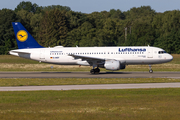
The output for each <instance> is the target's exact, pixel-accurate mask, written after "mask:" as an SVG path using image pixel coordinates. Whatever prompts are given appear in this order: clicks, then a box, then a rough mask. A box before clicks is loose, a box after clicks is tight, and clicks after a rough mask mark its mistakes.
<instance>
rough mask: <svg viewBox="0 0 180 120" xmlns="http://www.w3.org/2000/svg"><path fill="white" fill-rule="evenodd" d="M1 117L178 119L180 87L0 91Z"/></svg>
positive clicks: (37, 119) (24, 119)
mask: <svg viewBox="0 0 180 120" xmlns="http://www.w3.org/2000/svg"><path fill="white" fill-rule="evenodd" d="M0 96H1V97H0V119H2V120H19V119H21V120H32V119H33V120H69V119H70V120H92V119H93V120H152V119H156V120H178V119H179V118H180V107H179V106H180V102H179V101H180V89H175V88H173V89H170V88H169V89H131V90H78V91H33V92H28V91H26V92H25V91H24V92H0Z"/></svg>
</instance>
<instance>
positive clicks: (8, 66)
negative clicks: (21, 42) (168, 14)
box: [0, 54, 180, 72]
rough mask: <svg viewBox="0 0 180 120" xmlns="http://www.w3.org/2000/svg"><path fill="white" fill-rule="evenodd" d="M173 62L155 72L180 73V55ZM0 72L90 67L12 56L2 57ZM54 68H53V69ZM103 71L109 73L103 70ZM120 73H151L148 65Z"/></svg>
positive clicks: (64, 69)
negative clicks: (56, 63) (42, 61)
mask: <svg viewBox="0 0 180 120" xmlns="http://www.w3.org/2000/svg"><path fill="white" fill-rule="evenodd" d="M173 57H174V59H173V61H171V62H169V63H165V64H157V65H153V66H152V69H153V70H154V71H180V55H179V54H175V55H173ZM0 66H1V67H0V71H71V72H72V71H89V70H90V69H92V68H91V67H89V66H81V67H79V66H78V65H75V66H65V65H53V64H46V63H39V62H38V61H33V60H28V59H24V58H19V57H16V56H12V55H0ZM51 66H53V68H51ZM101 71H108V70H105V69H103V68H101ZM120 71H149V66H148V65H128V66H127V67H126V69H125V70H120Z"/></svg>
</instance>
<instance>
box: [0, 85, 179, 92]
mask: <svg viewBox="0 0 180 120" xmlns="http://www.w3.org/2000/svg"><path fill="white" fill-rule="evenodd" d="M144 88H180V83H141V84H100V85H59V86H20V87H0V91H41V90H95V89H144Z"/></svg>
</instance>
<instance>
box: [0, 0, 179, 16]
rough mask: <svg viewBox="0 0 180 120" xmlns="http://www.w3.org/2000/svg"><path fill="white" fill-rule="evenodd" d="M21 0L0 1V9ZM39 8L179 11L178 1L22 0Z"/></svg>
mask: <svg viewBox="0 0 180 120" xmlns="http://www.w3.org/2000/svg"><path fill="white" fill-rule="evenodd" d="M22 1H23V0H1V1H0V9H3V8H8V9H12V10H14V9H15V8H16V7H17V5H18V4H19V3H20V2H22ZM24 1H30V2H32V3H36V4H37V5H39V6H49V5H62V6H68V7H70V8H71V10H73V11H78V12H82V13H92V12H95V11H98V12H100V11H104V10H106V11H109V10H110V9H120V10H121V11H127V10H130V8H132V7H141V6H147V5H149V6H151V8H152V9H154V10H155V11H156V12H164V11H169V10H179V9H180V0H24Z"/></svg>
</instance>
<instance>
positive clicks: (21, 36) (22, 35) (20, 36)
mask: <svg viewBox="0 0 180 120" xmlns="http://www.w3.org/2000/svg"><path fill="white" fill-rule="evenodd" d="M16 37H17V39H18V40H19V41H21V42H24V41H26V40H27V38H28V34H27V32H26V31H25V30H20V31H18V33H17V35H16Z"/></svg>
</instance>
